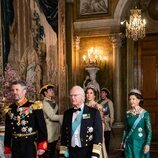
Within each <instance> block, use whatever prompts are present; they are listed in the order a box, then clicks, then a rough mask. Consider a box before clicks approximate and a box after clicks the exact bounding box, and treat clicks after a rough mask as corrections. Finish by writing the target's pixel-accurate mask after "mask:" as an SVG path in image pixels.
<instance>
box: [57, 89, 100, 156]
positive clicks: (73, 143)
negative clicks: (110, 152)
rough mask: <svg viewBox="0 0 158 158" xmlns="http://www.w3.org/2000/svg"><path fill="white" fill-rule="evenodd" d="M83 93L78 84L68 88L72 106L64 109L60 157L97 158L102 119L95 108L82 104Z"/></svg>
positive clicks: (83, 99)
mask: <svg viewBox="0 0 158 158" xmlns="http://www.w3.org/2000/svg"><path fill="white" fill-rule="evenodd" d="M84 101H85V93H84V90H83V89H82V88H81V87H80V86H74V87H72V89H71V90H70V102H71V104H72V106H73V107H72V108H70V109H69V110H67V111H65V113H64V119H63V125H62V133H61V146H60V158H61V157H69V158H99V157H100V153H101V143H102V121H101V116H100V113H99V111H98V110H97V109H94V108H91V107H88V106H86V105H85V104H84Z"/></svg>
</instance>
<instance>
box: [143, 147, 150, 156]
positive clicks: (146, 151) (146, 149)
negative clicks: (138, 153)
mask: <svg viewBox="0 0 158 158" xmlns="http://www.w3.org/2000/svg"><path fill="white" fill-rule="evenodd" d="M149 150H150V146H149V145H145V147H144V154H146V153H148V152H149Z"/></svg>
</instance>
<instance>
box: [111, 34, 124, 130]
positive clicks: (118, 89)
mask: <svg viewBox="0 0 158 158" xmlns="http://www.w3.org/2000/svg"><path fill="white" fill-rule="evenodd" d="M110 39H111V42H112V48H113V101H114V111H115V123H114V127H116V128H117V127H118V128H119V127H122V126H123V116H122V115H121V112H122V110H121V107H122V82H121V52H120V47H121V39H120V37H119V36H118V35H115V36H112V37H110Z"/></svg>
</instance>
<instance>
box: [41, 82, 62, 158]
mask: <svg viewBox="0 0 158 158" xmlns="http://www.w3.org/2000/svg"><path fill="white" fill-rule="evenodd" d="M40 94H42V95H43V96H44V99H43V112H44V118H45V122H46V126H47V131H48V151H47V152H46V153H45V154H44V155H43V157H44V158H55V157H56V156H57V149H56V146H57V142H58V140H59V137H60V128H61V124H62V120H63V115H59V114H58V105H57V103H56V100H55V86H54V85H53V84H47V85H44V86H43V87H42V88H41V89H40Z"/></svg>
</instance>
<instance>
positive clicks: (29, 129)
mask: <svg viewBox="0 0 158 158" xmlns="http://www.w3.org/2000/svg"><path fill="white" fill-rule="evenodd" d="M26 89H27V87H26V84H25V82H23V81H14V82H13V83H12V84H11V91H12V93H13V96H14V100H15V103H13V104H11V105H10V106H9V107H8V108H6V109H4V112H5V113H6V119H5V138H4V153H5V157H6V158H8V157H12V158H36V157H37V154H38V155H42V154H43V153H44V152H45V151H46V150H47V129H46V124H45V120H44V115H43V111H42V103H41V102H40V101H37V102H30V101H28V100H27V99H26V96H25V95H26V91H27V90H26Z"/></svg>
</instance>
